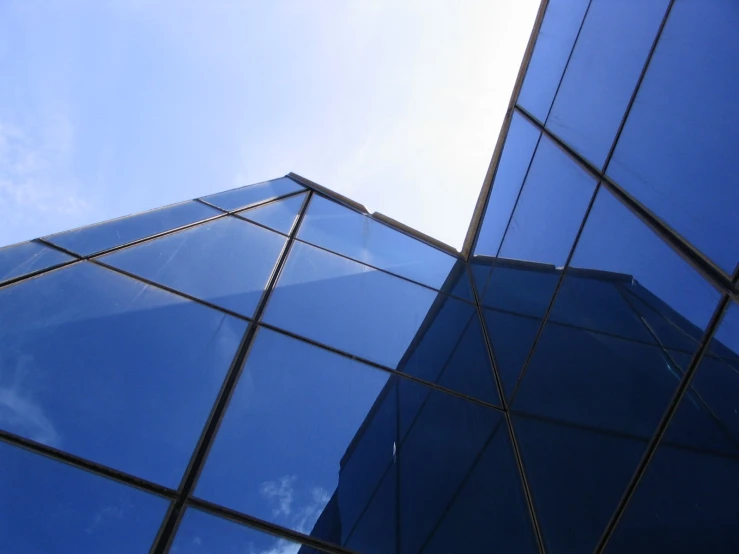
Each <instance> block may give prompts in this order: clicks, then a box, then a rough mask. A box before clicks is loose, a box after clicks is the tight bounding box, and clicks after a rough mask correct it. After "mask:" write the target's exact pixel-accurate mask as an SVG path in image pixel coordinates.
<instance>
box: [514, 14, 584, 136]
mask: <svg viewBox="0 0 739 554" xmlns="http://www.w3.org/2000/svg"><path fill="white" fill-rule="evenodd" d="M588 4H589V0H570V1H568V2H549V4H548V5H547V12H546V14H545V16H544V21H543V22H542V24H541V29H540V31H539V35H538V36H537V38H536V46H535V47H534V53H533V54H532V56H531V61H530V62H529V67H528V69H527V70H526V78H525V79H524V82H523V86H522V87H521V92H520V93H519V95H518V100H517V102H518V104H520V105H521V106H523V107H524V108H526V110H528V111H529V112H530V113H531V114H532V115H533V116H534V117H536V118H537V119H538V120H539V121H542V122H543V121H545V120H546V118H547V114H548V113H549V107H550V106H551V105H552V100H554V95H555V94H556V92H557V87H558V86H559V82H560V80H561V79H562V73H564V70H565V67H566V66H567V60H568V58H569V57H570V52H572V48H573V46H574V44H575V39H576V37H577V32H578V30H579V29H580V25H581V24H582V20H583V17H584V16H585V11H586V10H587V7H588Z"/></svg>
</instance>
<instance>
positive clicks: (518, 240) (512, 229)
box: [500, 137, 595, 267]
mask: <svg viewBox="0 0 739 554" xmlns="http://www.w3.org/2000/svg"><path fill="white" fill-rule="evenodd" d="M594 190H595V181H594V179H593V178H592V177H591V176H590V175H588V174H587V173H585V171H584V170H583V169H581V168H580V167H579V166H578V165H577V164H576V163H575V162H574V161H573V160H572V159H571V158H570V157H569V156H567V154H565V153H564V152H563V151H562V150H560V149H559V147H557V146H556V145H555V144H554V143H553V142H552V141H550V140H549V139H547V138H545V137H542V139H541V140H540V141H539V147H538V148H537V149H536V154H535V155H534V161H533V162H531V169H530V170H529V174H528V176H527V177H526V182H525V183H524V185H523V190H522V191H521V196H520V198H519V200H518V203H517V204H516V209H515V210H514V212H513V217H512V218H511V223H510V225H509V226H508V231H507V232H506V235H505V238H504V239H503V244H502V246H501V248H500V256H502V257H503V258H512V259H514V260H525V261H529V262H539V263H545V264H554V265H555V266H558V267H561V266H564V265H565V262H566V261H567V256H568V255H569V253H570V250H571V249H572V243H573V242H574V240H575V236H576V235H577V231H578V229H579V228H580V224H581V223H582V219H583V217H584V216H585V211H586V209H587V207H588V204H589V202H590V199H591V198H592V196H593V191H594Z"/></svg>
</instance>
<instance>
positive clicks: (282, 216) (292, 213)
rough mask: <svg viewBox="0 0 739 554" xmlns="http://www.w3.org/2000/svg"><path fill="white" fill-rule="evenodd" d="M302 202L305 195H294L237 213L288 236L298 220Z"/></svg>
mask: <svg viewBox="0 0 739 554" xmlns="http://www.w3.org/2000/svg"><path fill="white" fill-rule="evenodd" d="M304 201H305V194H296V195H294V196H290V197H288V198H283V199H282V200H277V201H276V202H270V203H269V204H264V205H262V206H257V207H256V208H249V209H248V210H245V211H243V212H238V215H239V216H240V217H243V218H245V219H248V220H249V221H255V222H257V223H261V224H262V225H265V226H266V227H269V228H270V229H274V230H275V231H278V232H280V233H284V234H286V235H289V234H290V231H291V230H292V228H293V225H295V221H297V219H298V214H299V213H300V208H301V207H302V206H303V202H304Z"/></svg>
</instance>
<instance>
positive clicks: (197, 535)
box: [169, 508, 300, 554]
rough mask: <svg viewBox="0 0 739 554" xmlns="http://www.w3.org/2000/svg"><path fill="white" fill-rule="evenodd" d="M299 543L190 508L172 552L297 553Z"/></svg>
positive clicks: (209, 553)
mask: <svg viewBox="0 0 739 554" xmlns="http://www.w3.org/2000/svg"><path fill="white" fill-rule="evenodd" d="M299 550H300V544H299V543H295V542H291V541H288V540H286V539H280V538H277V537H274V536H272V535H268V534H267V533H262V532H261V531H257V530H256V529H252V528H251V527H247V526H245V525H239V524H238V523H234V522H233V521H229V520H227V519H223V518H220V517H217V516H214V515H211V514H208V513H206V512H201V511H200V510H196V509H193V508H188V509H187V511H186V512H185V515H184V516H183V517H182V522H181V523H180V526H179V527H178V529H177V535H176V536H175V538H174V542H173V543H172V547H171V548H170V550H169V552H171V553H172V554H215V553H216V552H218V553H221V554H241V553H243V554H295V553H296V552H298V551H299Z"/></svg>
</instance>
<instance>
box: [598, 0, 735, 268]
mask: <svg viewBox="0 0 739 554" xmlns="http://www.w3.org/2000/svg"><path fill="white" fill-rule="evenodd" d="M632 24H633V21H632ZM738 26H739V11H738V10H736V8H735V7H734V6H730V5H729V4H727V3H725V2H695V1H694V2H690V1H681V2H675V5H674V6H673V8H672V10H671V11H670V17H669V19H668V21H667V24H666V25H665V28H664V31H663V32H662V35H661V38H660V41H659V43H658V45H657V49H656V51H655V53H654V56H653V57H652V60H651V62H650V64H649V70H648V71H647V73H646V76H645V78H644V81H643V82H642V85H641V87H640V89H639V94H638V95H637V97H636V102H635V104H634V107H633V109H632V110H631V113H630V115H629V118H628V120H627V121H626V126H625V127H624V130H623V133H622V135H621V139H620V140H619V142H618V146H617V148H616V151H615V154H614V157H613V161H612V163H611V164H610V165H609V167H608V174H609V175H610V176H611V177H612V178H613V179H614V180H615V181H616V182H617V183H619V184H620V185H621V186H622V187H623V188H624V189H626V190H627V191H628V192H629V193H631V194H632V195H634V197H635V198H636V199H637V200H639V201H640V202H641V203H643V204H644V205H645V206H646V207H647V208H649V209H650V210H652V211H653V212H654V213H655V214H656V215H657V216H658V217H660V218H662V219H663V220H664V221H665V222H666V223H667V224H668V225H670V226H672V227H673V228H674V229H676V230H677V232H678V233H680V234H682V235H683V236H684V237H686V238H687V239H688V240H689V241H690V242H692V243H693V244H694V245H695V246H696V247H698V248H699V249H700V250H702V251H703V252H704V253H705V254H706V255H708V257H710V258H711V259H712V260H714V261H715V262H716V263H717V264H718V265H719V266H721V267H722V268H723V269H724V270H725V271H727V272H729V273H731V272H732V271H733V270H734V266H735V264H736V262H737V254H738V253H739V234H737V233H736V231H735V222H736V206H737V205H739V187H736V186H735V181H736V179H735V175H736V167H735V166H736V164H735V159H736V147H735V145H736V144H737V143H739V127H738V126H737V125H736V121H738V120H739V103H737V101H736V98H737V97H738V96H739V79H737V78H736V72H735V71H734V70H733V66H732V64H731V60H733V59H734V57H735V54H736V52H737V50H738V49H739V34H738V33H737V32H736V29H737V27H738Z"/></svg>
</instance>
